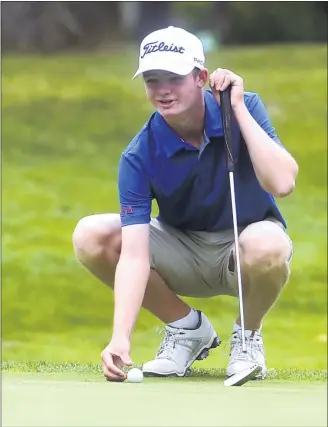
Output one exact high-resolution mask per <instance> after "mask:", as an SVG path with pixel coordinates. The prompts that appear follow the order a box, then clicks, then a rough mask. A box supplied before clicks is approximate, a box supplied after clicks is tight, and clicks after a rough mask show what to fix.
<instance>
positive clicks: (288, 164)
mask: <svg viewBox="0 0 328 427" xmlns="http://www.w3.org/2000/svg"><path fill="white" fill-rule="evenodd" d="M254 97H255V99H253V100H252V104H253V108H252V107H251V106H250V107H249V109H248V108H247V107H246V105H245V103H239V104H238V105H236V106H235V108H234V113H235V117H236V120H237V122H238V124H239V127H240V131H241V134H242V136H243V138H244V140H245V143H246V145H247V148H248V152H249V155H250V158H251V161H252V164H253V167H254V171H255V174H256V176H257V179H258V181H259V183H260V185H261V187H262V188H263V189H264V190H266V191H268V192H269V193H271V194H272V195H273V196H274V197H286V196H287V195H288V194H290V193H291V192H292V191H293V189H294V187H295V180H296V176H297V174H298V165H297V163H296V161H295V160H294V158H293V157H292V156H291V155H290V154H289V153H288V152H287V151H286V150H285V148H284V147H282V146H281V145H280V144H279V142H277V141H275V140H274V139H273V137H271V136H270V133H271V132H272V130H273V128H272V126H271V124H270V120H269V117H268V115H267V113H266V110H265V107H264V105H263V103H262V101H261V100H260V98H259V97H258V95H255V94H254Z"/></svg>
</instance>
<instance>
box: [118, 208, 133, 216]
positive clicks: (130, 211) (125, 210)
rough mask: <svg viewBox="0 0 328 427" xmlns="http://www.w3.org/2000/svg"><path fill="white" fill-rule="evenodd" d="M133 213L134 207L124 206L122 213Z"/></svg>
mask: <svg viewBox="0 0 328 427" xmlns="http://www.w3.org/2000/svg"><path fill="white" fill-rule="evenodd" d="M130 213H133V208H132V207H131V206H122V209H121V215H126V214H130Z"/></svg>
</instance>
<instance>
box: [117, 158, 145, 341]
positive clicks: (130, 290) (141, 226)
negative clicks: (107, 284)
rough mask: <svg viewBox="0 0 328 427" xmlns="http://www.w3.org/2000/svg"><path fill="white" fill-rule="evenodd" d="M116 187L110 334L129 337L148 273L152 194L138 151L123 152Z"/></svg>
mask: <svg viewBox="0 0 328 427" xmlns="http://www.w3.org/2000/svg"><path fill="white" fill-rule="evenodd" d="M118 187H119V195H120V205H121V223H122V243H121V255H120V259H119V262H118V264H117V267H116V273H115V281H114V304H115V307H114V324H113V338H114V339H115V338H119V339H123V340H124V339H125V340H130V336H131V333H132V330H133V327H134V325H135V322H136V320H137V317H138V314H139V311H140V308H141V305H142V302H143V298H144V294H145V290H146V286H147V282H148V278H149V273H150V256H149V223H150V214H151V204H152V195H151V190H150V183H149V179H148V177H147V174H146V171H145V167H144V165H143V163H142V160H141V159H140V156H139V155H138V153H131V152H128V153H127V154H123V155H122V157H121V160H120V164H119V174H118Z"/></svg>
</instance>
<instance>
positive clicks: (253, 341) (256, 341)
mask: <svg viewBox="0 0 328 427" xmlns="http://www.w3.org/2000/svg"><path fill="white" fill-rule="evenodd" d="M228 344H230V353H228V354H227V353H225V354H224V355H225V356H231V355H232V353H233V357H234V358H236V359H245V358H247V357H251V358H252V359H256V357H257V354H258V352H259V351H262V344H261V343H260V338H259V337H258V336H257V334H254V335H250V336H247V337H245V344H246V354H245V353H244V352H243V342H242V337H241V332H240V333H239V332H234V333H233V334H232V336H231V337H230V339H229V340H228V341H227V343H226V344H225V346H224V347H223V349H225V348H226V347H227V345H228Z"/></svg>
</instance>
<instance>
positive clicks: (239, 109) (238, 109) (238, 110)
mask: <svg viewBox="0 0 328 427" xmlns="http://www.w3.org/2000/svg"><path fill="white" fill-rule="evenodd" d="M232 109H233V112H234V114H235V116H236V117H237V116H239V115H242V114H245V112H247V111H248V110H247V108H246V105H245V102H239V103H238V104H236V105H234V106H233V107H232Z"/></svg>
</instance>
